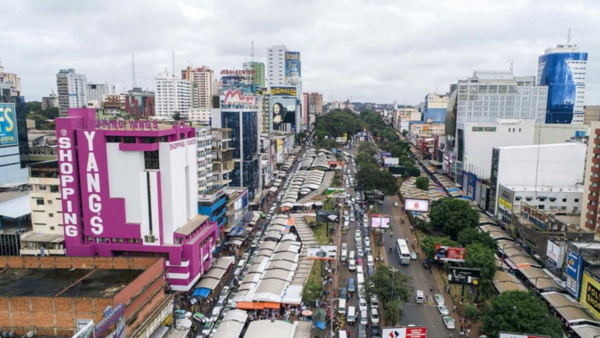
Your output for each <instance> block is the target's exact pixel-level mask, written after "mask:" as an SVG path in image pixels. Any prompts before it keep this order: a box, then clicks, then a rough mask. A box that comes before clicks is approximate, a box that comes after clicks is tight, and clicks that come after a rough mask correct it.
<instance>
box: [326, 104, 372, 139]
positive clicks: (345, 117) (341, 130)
mask: <svg viewBox="0 0 600 338" xmlns="http://www.w3.org/2000/svg"><path fill="white" fill-rule="evenodd" d="M364 126H365V123H364V121H362V120H361V119H360V118H359V116H358V115H356V114H354V113H352V112H350V111H347V110H343V109H333V110H331V111H330V112H328V113H327V114H325V115H322V116H317V119H316V120H315V132H316V133H318V132H322V133H323V134H324V135H326V136H331V137H334V138H335V137H340V136H343V135H344V134H347V135H348V136H351V135H354V134H356V133H358V132H359V131H361V130H362V129H363V128H364ZM315 135H317V134H315Z"/></svg>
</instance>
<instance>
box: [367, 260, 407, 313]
mask: <svg viewBox="0 0 600 338" xmlns="http://www.w3.org/2000/svg"><path fill="white" fill-rule="evenodd" d="M408 279H409V277H408V276H407V275H405V274H403V273H402V272H400V271H399V270H397V269H396V270H395V271H392V268H391V267H389V266H387V265H383V264H378V265H377V268H376V269H375V273H374V274H373V275H372V276H371V277H370V281H371V282H373V285H374V287H373V288H370V289H369V293H370V294H375V295H377V298H378V299H379V301H381V302H383V304H384V306H385V304H386V303H390V302H392V301H393V300H400V301H402V302H407V301H409V300H410V298H411V294H412V290H411V289H412V288H411V287H410V285H409V284H408ZM392 286H393V287H392Z"/></svg>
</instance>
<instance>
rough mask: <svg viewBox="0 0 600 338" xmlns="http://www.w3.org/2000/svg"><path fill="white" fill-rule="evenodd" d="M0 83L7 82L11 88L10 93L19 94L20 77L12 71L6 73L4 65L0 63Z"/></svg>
mask: <svg viewBox="0 0 600 338" xmlns="http://www.w3.org/2000/svg"><path fill="white" fill-rule="evenodd" d="M0 83H6V84H9V85H10V87H11V88H12V93H11V95H13V96H20V95H21V78H20V77H19V76H18V75H17V74H14V73H6V72H5V71H4V67H3V66H2V65H1V64H0Z"/></svg>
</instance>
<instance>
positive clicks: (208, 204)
mask: <svg viewBox="0 0 600 338" xmlns="http://www.w3.org/2000/svg"><path fill="white" fill-rule="evenodd" d="M210 131H211V134H212V137H211V140H212V166H213V167H212V175H213V176H212V180H211V181H210V182H209V184H210V188H209V190H208V191H206V192H205V193H204V194H198V212H199V213H200V214H203V215H207V216H209V218H210V221H211V222H215V223H217V225H218V234H219V235H218V239H217V243H222V241H223V240H224V239H225V236H224V232H223V231H224V227H223V226H224V225H225V224H226V222H227V215H226V211H227V205H226V201H227V199H228V196H229V194H228V191H230V190H231V189H229V184H230V183H231V179H230V178H229V175H230V174H231V172H232V171H233V169H234V161H233V147H232V146H231V141H232V139H231V129H227V128H211V129H210ZM219 247H220V246H217V250H218V248H219Z"/></svg>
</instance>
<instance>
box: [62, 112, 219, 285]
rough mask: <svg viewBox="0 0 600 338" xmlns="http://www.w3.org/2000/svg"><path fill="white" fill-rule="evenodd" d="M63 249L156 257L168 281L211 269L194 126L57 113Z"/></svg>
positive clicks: (187, 279) (213, 234)
mask: <svg viewBox="0 0 600 338" xmlns="http://www.w3.org/2000/svg"><path fill="white" fill-rule="evenodd" d="M56 136H57V140H58V161H59V172H60V189H61V199H62V207H63V209H62V210H63V214H62V216H63V223H64V229H65V247H66V251H67V255H68V256H87V257H89V256H100V257H110V256H158V257H163V258H164V259H165V268H166V269H167V278H168V280H169V282H170V284H171V288H172V289H173V290H176V291H187V290H189V289H190V288H191V287H192V286H193V285H194V284H195V282H196V281H197V280H198V279H199V278H200V277H201V276H202V275H203V274H204V272H205V271H207V270H208V269H209V268H210V265H211V262H212V260H213V258H212V253H211V252H212V251H213V249H214V246H215V242H216V238H217V224H216V223H212V224H211V223H210V221H209V219H208V218H207V217H206V216H203V215H199V214H198V203H197V200H196V199H197V182H198V174H197V163H196V146H197V143H196V138H195V130H194V128H192V127H188V126H185V125H183V124H180V125H176V126H165V125H158V123H157V122H156V121H123V120H121V121H117V120H110V121H107V120H96V119H95V110H94V109H87V108H78V109H69V115H68V117H62V118H58V119H56Z"/></svg>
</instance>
